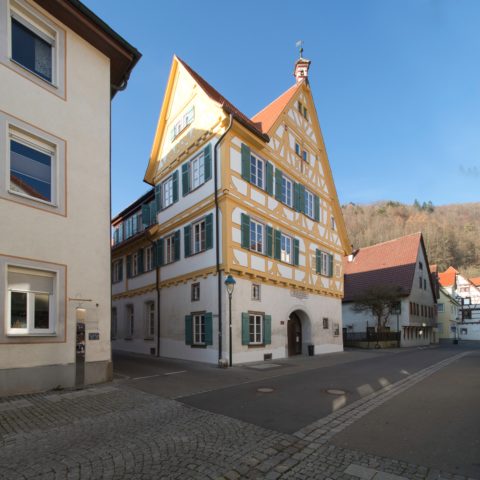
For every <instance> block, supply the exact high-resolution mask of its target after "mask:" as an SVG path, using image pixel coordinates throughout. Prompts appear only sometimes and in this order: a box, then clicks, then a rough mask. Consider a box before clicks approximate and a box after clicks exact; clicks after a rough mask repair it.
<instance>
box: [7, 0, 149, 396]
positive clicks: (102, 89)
mask: <svg viewBox="0 0 480 480" xmlns="http://www.w3.org/2000/svg"><path fill="white" fill-rule="evenodd" d="M139 57H140V54H139V52H138V51H137V50H136V49H135V48H133V47H132V46H131V45H129V44H128V43H127V42H126V41H125V40H124V39H122V38H121V37H120V36H119V35H118V34H117V33H115V32H114V31H113V30H112V29H110V28H109V27H108V26H107V25H106V24H105V23H104V22H103V21H102V20H101V19H99V18H98V17H97V16H96V15H94V14H93V13H92V12H91V11H90V10H89V9H88V8H86V7H85V6H84V5H83V4H82V3H81V2H79V1H78V0H62V1H53V0H52V1H47V0H29V1H26V0H0V85H1V87H0V145H1V149H0V172H1V175H0V177H1V179H2V182H1V184H0V218H1V219H2V222H1V234H0V312H1V314H0V395H3V394H17V393H26V392H33V391H38V390H46V389H49V388H54V387H57V386H61V387H70V386H73V385H75V383H84V382H85V383H95V382H102V381H105V380H107V379H109V378H111V372H112V365H111V354H110V305H111V303H110V301H111V295H110V235H109V226H110V128H111V122H110V102H111V98H112V97H113V96H114V95H115V93H116V92H117V91H119V90H123V89H124V88H125V87H126V84H127V80H128V77H129V75H130V72H131V70H132V69H133V67H134V65H135V64H136V62H137V61H138V59H139ZM77 324H78V325H77ZM77 354H78V355H77Z"/></svg>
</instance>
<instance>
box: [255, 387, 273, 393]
mask: <svg viewBox="0 0 480 480" xmlns="http://www.w3.org/2000/svg"><path fill="white" fill-rule="evenodd" d="M257 392H259V393H272V392H273V388H268V387H260V388H257Z"/></svg>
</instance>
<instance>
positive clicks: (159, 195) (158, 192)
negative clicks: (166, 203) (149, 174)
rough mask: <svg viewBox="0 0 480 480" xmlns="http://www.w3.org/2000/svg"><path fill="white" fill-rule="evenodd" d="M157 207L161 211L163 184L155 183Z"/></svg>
mask: <svg viewBox="0 0 480 480" xmlns="http://www.w3.org/2000/svg"><path fill="white" fill-rule="evenodd" d="M155 209H156V210H157V212H159V211H160V210H161V209H162V184H161V183H159V184H158V185H155Z"/></svg>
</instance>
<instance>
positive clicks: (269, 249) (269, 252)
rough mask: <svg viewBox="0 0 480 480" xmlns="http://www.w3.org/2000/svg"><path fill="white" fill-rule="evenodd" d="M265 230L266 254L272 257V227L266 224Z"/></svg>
mask: <svg viewBox="0 0 480 480" xmlns="http://www.w3.org/2000/svg"><path fill="white" fill-rule="evenodd" d="M266 230H267V251H266V253H267V255H268V256H269V257H273V228H272V227H271V226H270V225H267V226H266Z"/></svg>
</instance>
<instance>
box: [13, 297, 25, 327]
mask: <svg viewBox="0 0 480 480" xmlns="http://www.w3.org/2000/svg"><path fill="white" fill-rule="evenodd" d="M10 299H11V301H10V327H11V328H27V294H26V293H24V292H12V293H11V297H10Z"/></svg>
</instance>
